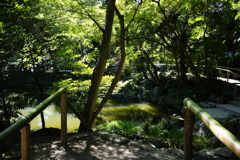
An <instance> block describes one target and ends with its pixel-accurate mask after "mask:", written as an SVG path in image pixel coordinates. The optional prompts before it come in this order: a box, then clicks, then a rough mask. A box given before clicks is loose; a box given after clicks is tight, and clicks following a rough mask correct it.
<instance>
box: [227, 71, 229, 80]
mask: <svg viewBox="0 0 240 160" xmlns="http://www.w3.org/2000/svg"><path fill="white" fill-rule="evenodd" d="M228 81H229V72H228V71H227V82H228Z"/></svg>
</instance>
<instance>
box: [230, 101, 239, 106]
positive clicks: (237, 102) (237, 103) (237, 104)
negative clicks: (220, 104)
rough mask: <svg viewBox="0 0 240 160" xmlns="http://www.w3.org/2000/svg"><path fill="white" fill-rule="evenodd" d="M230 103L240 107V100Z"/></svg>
mask: <svg viewBox="0 0 240 160" xmlns="http://www.w3.org/2000/svg"><path fill="white" fill-rule="evenodd" d="M228 104H231V105H233V106H237V107H240V102H239V101H228Z"/></svg>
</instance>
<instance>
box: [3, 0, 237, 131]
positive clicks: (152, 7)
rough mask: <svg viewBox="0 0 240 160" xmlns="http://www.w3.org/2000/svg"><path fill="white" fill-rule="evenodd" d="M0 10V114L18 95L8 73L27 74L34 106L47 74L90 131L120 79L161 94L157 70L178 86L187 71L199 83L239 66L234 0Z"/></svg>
mask: <svg viewBox="0 0 240 160" xmlns="http://www.w3.org/2000/svg"><path fill="white" fill-rule="evenodd" d="M0 6H1V8H2V9H1V11H0V17H1V19H0V29H1V32H0V35H1V37H0V44H1V50H0V69H1V73H0V83H1V85H0V94H1V97H2V98H1V99H0V100H1V101H3V102H1V108H6V103H4V102H5V100H6V98H7V95H8V94H9V93H10V92H16V91H17V92H24V89H19V90H16V88H15V87H14V85H16V84H17V83H16V80H15V79H14V78H15V77H14V76H15V73H19V74H22V75H32V77H33V78H32V79H33V81H34V84H35V87H36V88H37V89H38V91H39V97H41V98H39V100H43V99H44V96H45V94H46V88H48V89H49V87H46V85H48V84H46V83H48V82H46V77H47V76H49V75H51V76H53V77H54V78H53V80H52V81H53V82H54V85H55V86H58V87H59V86H68V87H69V86H71V87H69V92H70V94H71V97H72V98H73V99H74V101H76V104H77V105H76V106H77V108H78V109H79V110H81V112H84V115H85V119H86V120H87V122H88V123H89V124H92V123H93V122H94V119H95V118H96V117H97V115H98V114H99V113H100V111H101V108H102V106H103V105H104V104H105V103H106V102H107V100H108V99H109V98H110V95H111V94H112V93H113V92H115V91H117V90H116V86H117V83H118V81H119V80H121V78H123V77H124V76H125V75H128V74H136V73H138V74H139V75H141V76H142V77H144V78H143V81H146V82H149V83H152V84H154V85H155V86H158V87H164V86H162V85H163V83H162V81H163V78H162V76H166V73H165V72H162V70H163V67H162V66H161V65H163V64H165V65H169V66H173V68H174V73H176V77H177V78H178V79H179V80H180V81H181V82H183V83H186V82H187V81H188V77H187V73H189V72H191V73H192V75H193V76H194V77H195V78H196V79H197V80H198V81H201V79H202V77H203V76H202V75H204V76H205V77H206V78H209V79H214V78H216V75H217V72H216V67H217V66H221V65H223V66H229V67H235V68H238V67H239V60H240V38H239V37H240V28H239V26H240V2H239V1H237V0H208V1H206V0H198V1H195V0H187V1H186V0H175V1H173V0H145V1H144V0H116V1H115V0H107V1H102V0H97V1H96V0H66V1H61V0H54V1H52V0H2V1H1V2H0ZM136 76H137V75H136ZM22 83H25V85H27V82H23V81H22ZM48 86H51V87H52V84H51V85H48ZM114 89H115V90H114ZM98 98H102V101H101V102H99V104H98V102H97V99H98ZM0 115H4V114H3V112H0ZM6 116H7V115H5V117H6ZM3 117H4V116H3ZM82 127H83V126H82ZM80 128H81V127H80ZM83 129H84V127H83ZM85 129H86V128H85Z"/></svg>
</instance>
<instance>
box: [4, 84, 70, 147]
mask: <svg viewBox="0 0 240 160" xmlns="http://www.w3.org/2000/svg"><path fill="white" fill-rule="evenodd" d="M65 91H66V88H60V89H59V90H58V91H57V92H55V93H54V94H52V95H51V96H49V97H48V98H47V99H45V100H44V101H43V102H41V103H40V104H39V105H37V106H36V107H35V108H34V110H33V111H31V112H30V113H28V114H27V115H24V116H22V117H21V118H20V119H19V120H18V121H17V122H15V123H13V124H12V125H11V126H9V127H8V128H6V129H5V130H3V131H2V132H0V146H1V145H2V144H3V143H4V142H5V141H6V140H7V139H9V138H10V137H11V136H13V135H14V134H16V133H18V132H19V130H20V129H21V128H23V127H24V126H25V125H27V124H28V123H30V122H31V120H32V119H34V118H35V117H36V116H37V115H38V114H39V113H41V112H42V111H43V110H44V109H45V108H46V107H47V106H49V105H50V104H51V103H52V102H53V101H54V100H55V99H56V98H57V97H59V96H60V95H61V94H62V93H63V92H65Z"/></svg>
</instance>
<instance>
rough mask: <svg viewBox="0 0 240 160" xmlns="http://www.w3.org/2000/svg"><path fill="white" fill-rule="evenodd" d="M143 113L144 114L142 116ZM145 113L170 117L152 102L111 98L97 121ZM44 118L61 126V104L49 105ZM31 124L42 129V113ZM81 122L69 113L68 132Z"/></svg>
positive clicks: (125, 118)
mask: <svg viewBox="0 0 240 160" xmlns="http://www.w3.org/2000/svg"><path fill="white" fill-rule="evenodd" d="M33 109H34V108H33V107H28V108H25V109H23V110H20V112H21V113H22V114H23V115H26V114H27V113H28V112H30V111H32V110H33ZM135 111H137V112H135ZM136 114H137V115H136ZM141 114H142V115H143V116H141ZM145 114H149V115H152V116H155V117H169V116H168V115H166V114H164V113H163V112H162V111H161V110H160V109H159V108H157V107H155V106H154V105H152V104H151V103H145V102H142V103H132V102H118V101H113V100H110V101H109V102H108V103H107V104H106V106H105V107H104V108H103V109H102V111H101V115H100V117H101V119H100V120H99V123H98V122H96V123H98V124H100V123H104V122H105V121H112V120H131V119H132V117H134V116H135V118H144V116H145ZM44 118H45V125H46V128H51V127H52V128H61V114H60V107H59V106H55V105H50V106H49V107H47V108H46V109H45V110H44ZM30 124H31V130H38V129H41V128H42V123H41V117H40V115H38V116H37V117H36V118H35V119H33V120H32V121H31V123H30ZM79 124H80V121H79V119H77V118H76V117H75V116H74V115H73V114H68V115H67V127H68V128H67V131H68V133H70V132H75V131H77V129H78V127H79Z"/></svg>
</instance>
